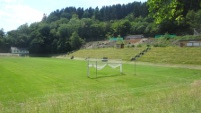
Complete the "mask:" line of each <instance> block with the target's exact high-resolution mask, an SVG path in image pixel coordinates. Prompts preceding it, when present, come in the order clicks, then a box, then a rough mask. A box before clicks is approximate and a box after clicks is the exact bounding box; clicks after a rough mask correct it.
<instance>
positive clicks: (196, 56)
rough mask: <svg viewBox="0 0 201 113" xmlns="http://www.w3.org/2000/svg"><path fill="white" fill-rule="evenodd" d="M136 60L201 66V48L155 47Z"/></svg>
mask: <svg viewBox="0 0 201 113" xmlns="http://www.w3.org/2000/svg"><path fill="white" fill-rule="evenodd" d="M138 60H139V61H143V62H154V63H173V64H197V65H201V47H185V48H181V47H155V48H152V49H151V51H150V52H147V53H146V54H145V55H144V56H143V57H140V58H139V59H138Z"/></svg>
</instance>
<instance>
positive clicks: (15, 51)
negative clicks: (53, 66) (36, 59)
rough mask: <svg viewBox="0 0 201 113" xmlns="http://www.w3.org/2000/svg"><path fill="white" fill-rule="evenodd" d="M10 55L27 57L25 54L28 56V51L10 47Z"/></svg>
mask: <svg viewBox="0 0 201 113" xmlns="http://www.w3.org/2000/svg"><path fill="white" fill-rule="evenodd" d="M11 53H12V54H19V55H27V54H29V51H28V50H27V49H25V48H17V47H11Z"/></svg>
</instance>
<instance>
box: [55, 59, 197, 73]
mask: <svg viewBox="0 0 201 113" xmlns="http://www.w3.org/2000/svg"><path fill="white" fill-rule="evenodd" d="M56 58H66V59H70V58H68V57H56ZM74 60H86V59H85V58H77V57H76V58H74ZM123 63H126V64H134V63H135V62H134V61H132V62H131V61H123ZM136 64H137V65H150V66H160V67H161V66H162V67H175V68H186V69H197V70H201V65H190V64H162V63H151V62H139V61H137V62H136Z"/></svg>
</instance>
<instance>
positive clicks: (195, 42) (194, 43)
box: [179, 39, 201, 47]
mask: <svg viewBox="0 0 201 113" xmlns="http://www.w3.org/2000/svg"><path fill="white" fill-rule="evenodd" d="M179 45H180V47H201V39H191V40H180V41H179Z"/></svg>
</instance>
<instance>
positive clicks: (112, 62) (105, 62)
mask: <svg viewBox="0 0 201 113" xmlns="http://www.w3.org/2000/svg"><path fill="white" fill-rule="evenodd" d="M106 66H109V67H111V68H113V69H115V68H118V67H119V71H120V72H121V73H122V60H120V59H87V76H88V77H90V68H95V69H96V77H97V71H98V70H102V69H103V68H105V67H106Z"/></svg>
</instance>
